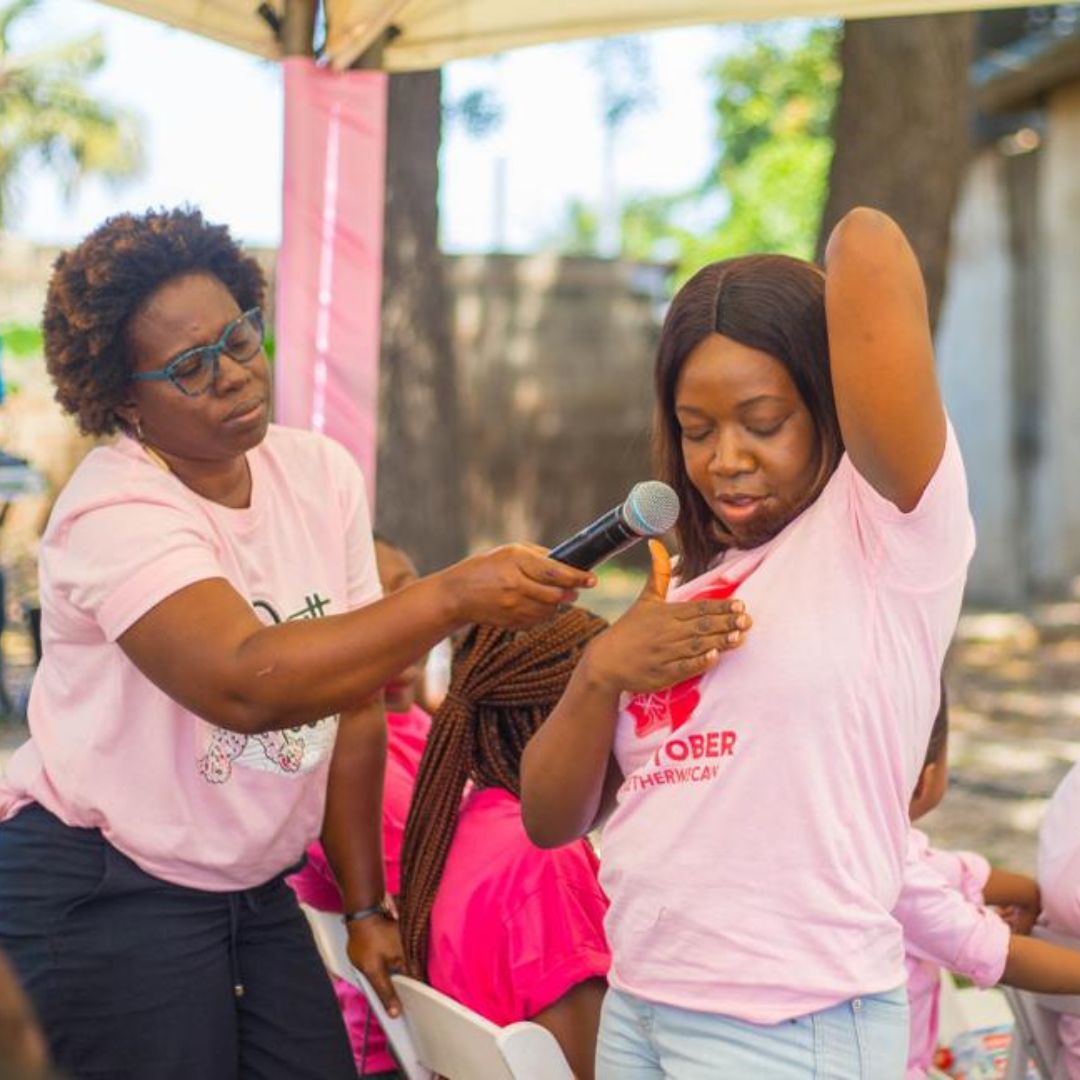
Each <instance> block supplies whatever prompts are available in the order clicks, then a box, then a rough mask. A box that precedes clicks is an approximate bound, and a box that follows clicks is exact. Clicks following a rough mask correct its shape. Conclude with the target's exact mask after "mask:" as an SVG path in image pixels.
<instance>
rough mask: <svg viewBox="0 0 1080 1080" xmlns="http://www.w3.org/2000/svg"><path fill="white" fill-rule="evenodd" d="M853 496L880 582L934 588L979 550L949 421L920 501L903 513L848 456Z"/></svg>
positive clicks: (962, 568)
mask: <svg viewBox="0 0 1080 1080" xmlns="http://www.w3.org/2000/svg"><path fill="white" fill-rule="evenodd" d="M845 464H846V465H847V467H848V468H850V471H851V500H852V511H853V513H854V516H855V519H856V523H857V527H858V530H859V534H860V540H861V542H862V545H863V548H864V550H865V552H866V554H867V556H868V558H869V559H870V562H871V564H872V565H873V566H874V567H875V569H876V572H877V573H876V576H877V578H878V580H879V581H880V582H881V583H882V585H884V586H887V587H891V588H896V589H899V590H903V591H911V592H919V591H923V590H934V589H937V588H940V587H941V586H942V585H944V584H946V583H948V582H949V581H952V580H954V579H955V578H956V577H958V576H960V575H962V574H963V573H965V572H966V570H967V565H968V563H969V562H970V560H971V556H972V554H973V553H974V550H975V524H974V521H973V520H972V517H971V510H970V508H969V506H968V488H967V477H966V474H965V472H964V461H963V458H962V456H961V454H960V446H959V443H958V442H957V439H956V432H955V431H953V427H952V424H951V423H949V424H948V425H947V429H946V435H945V449H944V451H943V452H942V456H941V461H940V462H939V463H938V467H937V469H936V470H935V471H934V475H933V476H932V477H931V478H930V482H929V483H928V484H927V486H926V490H925V491H923V493H922V497H921V498H920V499H919V502H918V505H916V506H915V507H914V509H912V510H910V511H908V512H907V513H905V512H904V511H902V510H900V509H899V508H898V507H896V506H895V505H894V504H893V503H891V502H890V501H889V500H888V499H886V498H885V497H884V496H883V495H881V494H879V493H878V492H877V491H876V490H875V489H874V487H873V486H872V485H871V484H870V482H869V481H868V480H866V479H864V478H863V476H862V475H861V474H860V473H859V472H858V470H857V469H855V467H854V466H853V465H851V464H850V459H848V458H845Z"/></svg>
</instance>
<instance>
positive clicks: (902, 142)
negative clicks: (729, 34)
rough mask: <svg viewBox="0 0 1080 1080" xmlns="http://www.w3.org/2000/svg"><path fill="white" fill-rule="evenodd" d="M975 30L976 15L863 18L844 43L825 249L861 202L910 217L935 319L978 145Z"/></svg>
mask: <svg viewBox="0 0 1080 1080" xmlns="http://www.w3.org/2000/svg"><path fill="white" fill-rule="evenodd" d="M974 38H975V16H974V15H970V14H962V15H920V16H915V17H911V18H901V19H860V20H849V21H848V22H847V23H846V24H845V26H844V39H843V44H842V46H841V49H840V59H841V64H842V67H843V72H844V75H843V82H842V83H841V86H840V99H839V101H838V103H837V108H836V118H835V121H834V135H835V140H836V150H835V153H834V156H833V161H832V169H831V171H830V174H829V195H828V199H827V201H826V204H825V212H824V215H823V217H822V223H821V233H820V235H819V237H818V257H819V259H820V258H821V256H822V255H823V254H824V250H825V242H826V240H827V239H828V236H829V233H830V231H831V230H832V228H833V226H834V225H835V224H836V222H837V221H839V219H840V218H841V217H843V216H844V214H845V213H846V212H847V211H848V210H850V209H851V208H852V207H853V206H858V205H865V206H874V207H877V208H878V209H880V210H884V211H885V212H886V213H888V214H890V215H892V217H894V218H895V219H896V220H897V221H898V222H899V223H900V225H901V227H902V228H903V229H904V231H905V233H907V236H908V238H909V239H910V241H911V244H912V246H913V247H914V249H915V254H916V255H917V256H918V258H919V262H920V263H921V264H922V269H923V274H924V275H925V277H926V288H927V295H928V298H929V303H930V320H931V324H932V325H936V323H937V316H938V312H939V311H940V310H941V301H942V297H943V294H944V291H945V273H946V267H947V263H948V256H949V231H950V228H949V227H950V222H951V221H952V214H953V208H954V206H955V204H956V199H957V195H958V193H959V190H960V182H961V180H962V178H963V173H964V167H965V166H966V164H967V162H968V159H969V156H970V153H971V118H972V101H971V91H970V74H969V69H970V65H971V59H972V51H973V46H974Z"/></svg>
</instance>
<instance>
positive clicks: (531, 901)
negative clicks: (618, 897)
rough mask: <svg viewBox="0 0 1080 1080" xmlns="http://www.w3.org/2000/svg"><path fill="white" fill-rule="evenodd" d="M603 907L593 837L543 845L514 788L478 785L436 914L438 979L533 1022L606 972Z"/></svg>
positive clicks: (491, 1011)
mask: <svg viewBox="0 0 1080 1080" xmlns="http://www.w3.org/2000/svg"><path fill="white" fill-rule="evenodd" d="M606 910H607V900H606V898H605V897H604V894H603V892H602V891H601V889H600V885H599V883H598V882H597V860H596V855H595V854H594V853H593V850H592V848H591V847H590V846H589V844H588V842H587V841H585V840H576V841H574V842H573V843H571V844H567V845H566V846H565V847H560V848H555V849H554V850H550V851H545V850H542V849H540V848H538V847H536V846H535V845H534V844H533V843H532V841H530V840H529V838H528V836H527V835H526V834H525V827H524V826H523V825H522V823H521V804H520V803H519V802H518V800H517V799H515V798H514V796H513V795H511V794H510V793H509V792H507V791H503V790H502V789H501V788H481V789H477V790H474V791H472V792H470V793H469V794H468V795H466V797H465V801H464V803H463V804H462V808H461V817H460V820H459V822H458V828H457V832H456V833H455V834H454V842H453V844H452V845H451V847H450V853H449V856H448V857H447V860H446V868H445V870H444V871H443V876H442V881H441V883H440V885H439V892H438V895H437V896H436V898H435V904H434V907H433V908H432V912H431V937H430V940H429V948H428V975H429V977H430V980H431V985H432V986H434V987H435V988H436V989H437V990H441V991H442V992H443V993H445V994H449V995H450V996H451V997H453V998H456V999H457V1000H458V1001H460V1002H462V1003H463V1004H464V1005H467V1006H468V1007H469V1008H470V1009H473V1010H474V1011H475V1012H478V1013H480V1015H481V1016H486V1017H487V1018H488V1019H489V1020H491V1021H492V1022H493V1023H496V1024H500V1025H506V1024H511V1023H514V1022H515V1021H518V1020H525V1019H528V1018H529V1017H532V1016H535V1015H536V1014H537V1013H538V1012H540V1011H542V1010H543V1009H545V1008H547V1007H548V1006H549V1005H552V1004H554V1003H555V1002H556V1001H558V999H559V998H561V997H562V996H563V994H565V993H566V992H567V991H568V990H570V989H571V988H572V987H574V986H576V985H577V984H578V983H580V982H584V981H585V980H586V979H591V978H604V977H605V976H606V975H607V972H608V966H609V964H610V962H611V956H610V953H609V951H608V946H607V941H606V940H605V938H604V927H603V923H604V913H605V912H606Z"/></svg>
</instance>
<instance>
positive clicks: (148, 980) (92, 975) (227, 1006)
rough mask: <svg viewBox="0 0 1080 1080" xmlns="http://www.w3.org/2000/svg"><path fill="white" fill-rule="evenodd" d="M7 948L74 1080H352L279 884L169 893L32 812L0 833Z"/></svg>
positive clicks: (106, 847) (95, 840) (88, 837)
mask: <svg viewBox="0 0 1080 1080" xmlns="http://www.w3.org/2000/svg"><path fill="white" fill-rule="evenodd" d="M0 949H3V950H4V951H5V952H6V953H7V954H8V956H9V957H10V958H11V961H12V963H13V964H14V966H15V969H16V971H17V972H18V975H19V977H20V979H21V980H22V983H23V985H24V987H25V989H26V991H27V993H28V994H29V996H30V998H31V1000H32V1002H33V1004H34V1007H35V1009H36V1010H37V1014H38V1018H39V1019H40V1021H41V1024H42V1027H43V1028H44V1030H45V1035H46V1038H47V1039H48V1041H49V1044H50V1047H51V1050H52V1053H53V1056H54V1060H55V1062H56V1064H57V1065H58V1066H60V1067H61V1068H62V1069H63V1070H65V1071H66V1072H67V1073H69V1074H70V1075H71V1076H72V1077H75V1078H76V1080H81V1078H83V1077H85V1078H87V1080H106V1078H107V1080H249V1078H251V1080H263V1078H265V1080H305V1078H310V1080H355V1077H356V1068H355V1065H354V1063H353V1059H352V1054H351V1052H350V1049H349V1043H348V1038H347V1036H346V1033H345V1026H344V1023H343V1022H342V1019H341V1014H340V1012H339V1010H338V1006H337V1001H336V1000H335V997H334V993H333V989H332V987H331V985H330V981H329V978H328V977H327V974H326V971H325V969H324V968H323V965H322V962H321V961H320V959H319V955H318V952H317V951H316V948H315V943H314V940H313V938H312V936H311V931H310V929H309V928H308V925H307V921H306V920H305V919H304V916H303V913H302V912H301V911H300V908H299V906H298V905H297V902H296V898H295V896H294V895H293V893H292V890H291V889H290V888H289V887H288V885H286V884H285V881H284V879H283V877H276V878H274V879H273V880H272V881H268V882H266V883H265V884H264V885H260V886H258V887H257V888H253V889H247V890H244V891H242V892H231V893H211V892H203V891H201V890H198V889H187V888H183V887H181V886H178V885H172V884H170V883H168V882H165V881H161V880H159V879H157V878H154V877H151V876H150V875H149V874H147V873H145V872H144V871H142V870H140V869H139V868H138V867H137V866H136V865H135V863H133V862H132V861H131V860H130V859H129V858H127V857H126V856H124V855H122V854H121V853H120V852H119V851H117V850H116V848H114V847H113V846H112V845H111V844H109V843H108V842H107V841H106V840H105V839H104V838H103V837H102V835H101V833H100V832H99V831H98V830H97V829H75V828H71V827H70V826H68V825H65V824H64V823H63V822H62V821H60V820H59V819H58V818H57V817H55V816H54V815H53V814H51V813H49V812H48V811H46V810H45V809H43V808H42V807H40V806H36V805H35V806H29V807H27V808H26V809H25V810H22V811H20V812H19V813H18V814H16V815H15V817H14V818H12V819H11V820H10V821H7V822H4V823H3V824H0Z"/></svg>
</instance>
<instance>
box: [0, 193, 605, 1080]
mask: <svg viewBox="0 0 1080 1080" xmlns="http://www.w3.org/2000/svg"><path fill="white" fill-rule="evenodd" d="M265 291H266V282H265V279H264V276H263V273H262V271H261V269H260V268H259V265H258V263H257V262H256V261H255V260H254V259H252V258H251V257H250V256H247V255H245V254H244V253H243V251H242V250H241V249H240V248H239V247H238V246H237V245H236V244H235V243H234V241H233V240H232V239H231V238H230V236H229V234H228V231H227V230H226V229H225V228H223V227H221V226H213V225H209V224H207V223H206V222H205V221H204V220H203V218H202V215H201V214H200V213H199V212H198V211H197V210H193V209H178V210H171V211H169V210H160V211H149V212H147V213H145V214H142V215H132V214H121V215H118V216H116V217H114V218H111V219H109V220H108V221H106V222H105V223H104V224H103V225H102V226H100V227H99V228H98V229H97V230H95V231H94V232H93V233H91V234H90V236H88V237H87V238H86V239H85V240H83V241H82V243H81V244H79V245H78V246H77V247H75V248H74V249H73V250H71V251H68V252H65V253H64V254H62V255H61V256H60V257H59V259H58V260H57V261H56V265H55V268H54V271H53V275H52V278H51V280H50V283H49V290H48V295H47V298H46V303H45V313H44V331H45V354H46V365H47V367H48V370H49V373H50V375H51V377H52V379H53V382H54V383H55V386H56V397H57V399H58V400H59V402H60V403H61V405H62V406H63V407H64V409H65V410H67V411H68V412H69V413H70V414H72V415H73V416H74V417H75V418H76V420H77V421H78V423H79V425H80V427H81V428H82V430H83V431H84V432H85V433H87V434H89V435H97V436H106V435H116V436H117V438H116V440H115V442H113V443H111V444H109V445H104V446H100V447H98V448H96V449H95V450H93V451H92V452H91V453H90V454H89V455H88V456H87V457H86V459H85V460H84V461H83V462H82V463H81V464H80V465H79V467H78V468H77V469H76V471H75V473H74V475H73V476H72V478H71V480H70V481H69V483H68V484H67V486H66V487H65V489H64V491H63V492H62V493H61V494H60V496H59V498H58V499H57V501H56V505H55V507H54V509H53V512H52V514H51V516H50V520H49V525H48V528H47V530H46V533H45V536H44V538H43V541H42V545H41V551H40V558H39V566H40V578H41V599H42V609H43V615H42V637H43V646H44V652H43V657H42V661H41V664H40V666H39V668H38V670H37V673H36V676H35V679H34V684H33V688H32V692H31V695H30V701H29V706H28V715H29V724H30V739H29V741H28V742H27V743H26V744H25V745H24V746H22V747H20V748H19V749H18V750H17V751H16V752H15V754H14V755H13V757H12V758H11V760H10V762H9V763H8V766H7V770H6V773H5V775H4V777H3V779H2V780H0V949H3V950H4V951H5V952H6V953H7V954H8V956H9V957H10V958H11V960H12V962H13V964H14V966H15V968H16V970H17V972H18V974H19V977H20V978H21V980H22V981H23V983H24V985H25V987H26V990H27V993H28V994H29V996H30V998H31V1000H32V1002H33V1005H34V1007H35V1009H36V1011H37V1014H38V1016H39V1017H40V1019H41V1022H42V1026H43V1028H44V1030H45V1034H46V1037H47V1038H48V1040H49V1043H50V1049H51V1051H52V1054H53V1057H54V1059H55V1060H56V1062H57V1064H58V1066H59V1067H61V1068H62V1069H65V1070H70V1071H71V1072H72V1073H76V1074H80V1075H81V1074H84V1073H92V1074H93V1075H94V1076H96V1077H102V1078H104V1077H108V1076H124V1077H131V1078H135V1080H141V1078H143V1077H146V1078H147V1080H151V1078H152V1080H169V1078H173V1077H175V1078H176V1080H190V1078H192V1077H198V1078H199V1080H235V1078H236V1077H237V1076H238V1075H245V1076H247V1075H259V1076H263V1077H281V1078H283V1080H299V1078H302V1077H318V1078H319V1080H328V1078H331V1077H351V1076H354V1075H355V1068H354V1065H353V1062H352V1057H351V1055H350V1053H349V1047H348V1044H347V1042H346V1039H345V1032H344V1029H343V1025H342V1024H341V1019H340V1015H339V1013H338V1011H337V1008H336V1003H335V1002H334V999H333V995H332V993H331V991H330V985H329V982H328V980H327V979H326V976H325V972H324V971H323V969H322V967H321V965H320V963H319V958H318V955H317V952H316V951H315V947H314V942H313V940H312V937H311V934H310V931H309V930H308V928H307V925H306V922H305V920H304V919H303V916H302V914H301V912H300V910H299V907H298V905H297V903H296V899H295V897H294V896H293V894H292V892H291V891H290V890H289V888H288V886H287V885H286V884H285V882H284V875H285V873H286V872H287V871H288V870H290V869H291V868H293V867H295V866H296V864H297V863H298V862H299V860H300V858H301V856H302V854H303V852H304V849H305V848H306V847H307V845H308V844H309V843H310V842H311V841H312V840H313V839H314V838H315V837H316V836H317V835H319V833H320V828H321V835H322V841H323V844H324V846H325V849H326V852H327V855H328V857H329V859H330V862H331V863H332V865H333V867H334V874H335V877H336V878H337V880H338V882H339V883H340V885H341V888H342V893H343V895H344V900H345V905H346V911H347V915H346V919H347V922H348V926H349V952H350V956H351V957H352V959H353V961H354V962H355V963H356V964H357V966H358V967H359V968H361V969H362V970H363V971H364V972H365V974H367V976H368V977H369V978H370V979H371V981H372V982H373V984H374V985H375V987H376V989H377V990H378V991H379V993H380V994H381V995H382V996H383V997H384V999H385V1000H386V1001H387V1003H388V1006H389V1007H390V1009H391V1011H392V1012H393V1011H396V1010H397V1008H398V1006H397V1004H396V1001H395V1000H394V994H393V988H392V985H391V983H390V979H389V968H390V967H391V966H392V965H394V964H395V963H396V962H397V960H398V959H399V958H400V940H399V937H398V932H397V925H396V922H395V921H394V920H393V918H391V917H390V914H389V912H388V911H387V910H386V908H385V906H384V900H383V897H384V893H385V888H384V882H383V867H382V861H381V859H380V857H379V846H380V845H379V832H380V814H379V809H380V794H381V778H382V774H383V762H384V755H385V725H384V723H383V719H382V704H381V701H380V699H379V691H380V690H381V688H382V687H383V686H384V685H385V684H386V682H387V681H388V680H389V679H391V678H393V677H395V676H396V675H397V673H398V672H400V671H401V670H402V669H404V668H405V667H406V666H407V665H408V664H409V663H410V662H412V661H413V660H414V659H415V658H417V657H419V656H421V655H422V654H423V653H424V652H426V651H427V650H428V649H429V648H430V647H431V646H432V645H433V644H434V643H435V642H437V641H439V640H441V639H442V638H443V637H445V636H446V635H447V634H448V633H450V632H451V631H453V630H454V629H455V628H457V627H458V626H461V625H464V624H468V623H474V622H490V623H495V624H497V625H502V626H512V627H517V626H526V625H531V624H533V623H535V622H537V621H539V620H542V619H544V618H547V617H549V616H550V615H551V614H552V612H554V611H555V610H556V608H557V606H558V605H560V604H561V603H564V602H565V601H566V599H567V597H568V596H569V595H571V594H572V592H573V590H574V589H576V588H579V587H584V586H588V585H590V584H591V583H592V582H593V580H594V579H593V578H592V576H591V575H589V574H587V573H583V572H581V571H578V570H575V569H573V568H570V567H566V566H563V565H562V564H560V563H557V562H555V561H553V560H550V559H548V558H546V557H545V556H544V555H543V553H542V552H541V551H540V550H539V549H537V548H535V547H529V546H524V545H513V546H508V547H505V548H501V549H499V550H497V551H494V552H491V553H488V554H485V555H480V556H477V557H475V558H472V559H468V560H466V561H464V562H461V563H458V564H457V565H455V566H453V567H450V568H449V569H447V570H444V571H442V572H441V573H438V574H434V575H432V576H430V577H427V578H424V579H423V580H421V581H418V582H416V583H414V584H413V585H411V586H409V587H407V588H404V589H401V590H400V591H399V592H397V593H395V594H394V595H393V596H390V597H387V598H385V599H380V598H379V591H380V590H379V585H378V581H377V579H376V576H375V568H374V559H373V555H372V539H371V526H370V518H369V514H368V508H367V498H366V493H365V485H364V479H363V477H362V475H361V474H360V471H359V469H358V468H357V466H356V463H355V462H354V461H353V460H352V459H351V457H350V456H349V454H348V453H347V452H346V451H345V450H344V448H342V447H341V446H340V445H338V444H337V443H335V442H333V440H331V439H328V438H325V437H324V436H322V435H319V434H317V433H314V432H307V431H298V430H292V429H288V428H283V427H279V426H277V425H274V424H271V423H270V406H271V382H270V364H269V361H268V358H267V355H266V352H265V351H264V349H263V325H262V315H261V306H262V303H263V300H264V297H265ZM324 811H325V812H324Z"/></svg>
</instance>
